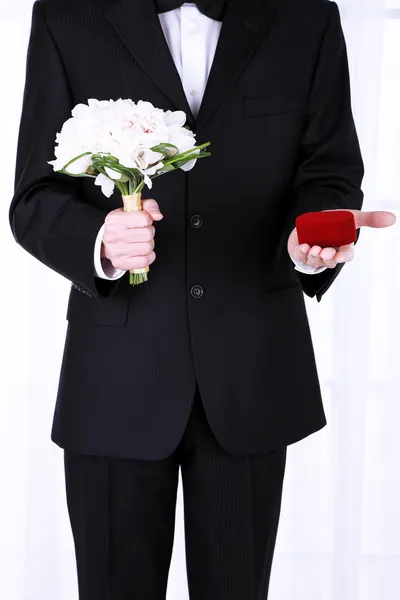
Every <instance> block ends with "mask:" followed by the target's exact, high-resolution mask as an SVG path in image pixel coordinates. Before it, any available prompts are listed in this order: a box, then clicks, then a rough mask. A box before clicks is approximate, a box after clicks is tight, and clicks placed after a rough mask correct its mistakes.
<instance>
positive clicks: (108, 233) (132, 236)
mask: <svg viewBox="0 0 400 600" xmlns="http://www.w3.org/2000/svg"><path fill="white" fill-rule="evenodd" d="M154 235H155V228H154V227H153V225H150V227H135V228H132V229H122V230H120V229H119V228H115V229H113V228H112V226H110V227H107V228H106V230H105V232H104V235H103V242H104V244H105V245H106V246H107V247H111V246H113V245H120V244H132V243H135V242H150V241H151V240H152V239H153V238H154Z"/></svg>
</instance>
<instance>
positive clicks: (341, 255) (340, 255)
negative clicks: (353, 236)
mask: <svg viewBox="0 0 400 600" xmlns="http://www.w3.org/2000/svg"><path fill="white" fill-rule="evenodd" d="M354 252H355V247H354V243H353V244H347V245H345V246H340V248H338V251H337V253H336V256H335V261H336V262H337V263H346V262H350V261H352V260H353V258H354Z"/></svg>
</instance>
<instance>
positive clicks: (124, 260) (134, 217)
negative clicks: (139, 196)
mask: <svg viewBox="0 0 400 600" xmlns="http://www.w3.org/2000/svg"><path fill="white" fill-rule="evenodd" d="M162 218H163V215H162V214H161V211H160V209H159V206H158V204H157V202H156V201H155V200H151V199H149V200H143V210H142V211H135V212H125V211H123V210H122V209H120V208H117V209H116V210H113V211H112V212H110V213H109V214H108V215H107V217H106V219H105V227H104V234H103V243H102V249H101V256H102V258H107V259H108V260H109V261H110V262H111V264H112V265H113V266H114V267H115V268H116V269H121V270H122V271H129V270H131V269H141V268H143V267H147V266H148V265H151V263H153V262H154V261H155V258H156V255H155V252H154V233H155V229H154V227H153V221H161V219H162Z"/></svg>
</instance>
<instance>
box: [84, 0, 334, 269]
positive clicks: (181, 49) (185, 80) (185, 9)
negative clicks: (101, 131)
mask: <svg viewBox="0 0 400 600" xmlns="http://www.w3.org/2000/svg"><path fill="white" fill-rule="evenodd" d="M159 19H160V24H161V27H162V30H163V32H164V36H165V39H166V41H167V44H168V47H169V50H170V52H171V56H172V58H173V61H174V63H175V66H176V69H177V71H178V73H179V76H180V78H181V81H182V86H183V89H184V91H185V95H186V98H187V101H188V103H189V106H190V109H191V111H192V113H193V115H194V116H195V117H196V116H197V113H198V111H199V107H200V104H201V101H202V98H203V94H204V90H205V87H206V83H207V79H208V76H209V73H210V70H211V65H212V62H213V60H214V55H215V50H216V47H217V43H218V38H219V34H220V31H221V26H222V22H220V21H214V20H213V19H210V18H209V17H206V16H205V15H203V14H202V13H201V12H200V11H199V10H198V8H197V6H196V5H195V4H193V3H189V2H187V3H185V4H184V5H183V6H182V7H181V8H177V9H175V10H170V11H168V12H165V13H161V14H159ZM143 99H144V100H145V98H143ZM103 232H104V225H103V227H102V228H101V229H100V231H99V233H98V236H97V240H96V245H95V249H94V266H95V272H96V275H97V277H100V278H102V279H110V280H114V279H119V278H120V277H122V276H123V275H124V273H125V271H121V270H120V269H115V268H114V267H113V265H112V264H111V262H110V261H109V260H107V259H101V258H100V254H101V243H102V239H103ZM292 260H293V262H294V263H295V265H296V266H295V269H296V270H297V271H300V272H301V273H307V274H310V275H314V274H317V273H321V272H322V271H324V270H325V268H326V267H319V268H318V269H315V268H314V267H312V266H311V265H307V264H305V263H303V262H298V261H295V260H294V259H293V258H292Z"/></svg>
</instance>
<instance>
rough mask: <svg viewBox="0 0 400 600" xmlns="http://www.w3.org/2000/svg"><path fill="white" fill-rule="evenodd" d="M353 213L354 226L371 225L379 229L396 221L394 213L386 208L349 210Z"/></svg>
mask: <svg viewBox="0 0 400 600" xmlns="http://www.w3.org/2000/svg"><path fill="white" fill-rule="evenodd" d="M349 212H351V213H353V215H354V220H355V222H356V227H357V228H358V227H373V228H376V229H381V228H382V227H390V226H391V225H394V224H395V223H396V215H395V214H394V213H392V212H388V211H386V210H372V211H366V210H365V211H363V210H350V211H349Z"/></svg>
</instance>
